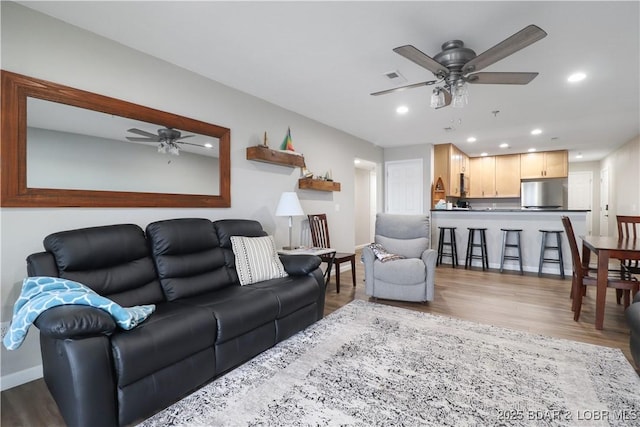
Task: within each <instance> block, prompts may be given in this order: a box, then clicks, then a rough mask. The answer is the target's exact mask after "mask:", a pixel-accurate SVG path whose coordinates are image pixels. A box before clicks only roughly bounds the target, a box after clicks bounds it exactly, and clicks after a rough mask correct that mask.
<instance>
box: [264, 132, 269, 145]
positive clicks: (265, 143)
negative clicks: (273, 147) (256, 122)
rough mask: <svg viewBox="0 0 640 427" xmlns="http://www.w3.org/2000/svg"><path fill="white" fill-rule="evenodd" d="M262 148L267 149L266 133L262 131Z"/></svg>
mask: <svg viewBox="0 0 640 427" xmlns="http://www.w3.org/2000/svg"><path fill="white" fill-rule="evenodd" d="M262 146H263V147H264V148H269V143H268V141H267V131H266V130H265V131H264V139H263V140H262Z"/></svg>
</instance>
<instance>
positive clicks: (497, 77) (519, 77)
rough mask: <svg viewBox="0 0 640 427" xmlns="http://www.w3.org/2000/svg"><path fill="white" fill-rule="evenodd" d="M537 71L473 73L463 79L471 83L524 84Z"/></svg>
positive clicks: (533, 77)
mask: <svg viewBox="0 0 640 427" xmlns="http://www.w3.org/2000/svg"><path fill="white" fill-rule="evenodd" d="M537 75H538V73H487V72H484V73H475V74H471V75H470V76H468V77H467V78H466V79H465V80H466V81H467V82H468V83H472V84H496V85H526V84H527V83H529V82H530V81H531V80H533V79H535V78H536V76H537Z"/></svg>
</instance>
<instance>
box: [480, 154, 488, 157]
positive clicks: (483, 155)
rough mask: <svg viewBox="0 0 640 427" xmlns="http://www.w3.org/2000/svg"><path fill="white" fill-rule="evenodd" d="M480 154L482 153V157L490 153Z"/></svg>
mask: <svg viewBox="0 0 640 427" xmlns="http://www.w3.org/2000/svg"><path fill="white" fill-rule="evenodd" d="M480 155H481V156H482V157H485V156H488V155H489V153H480Z"/></svg>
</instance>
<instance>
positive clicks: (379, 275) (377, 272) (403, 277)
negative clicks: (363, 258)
mask: <svg viewBox="0 0 640 427" xmlns="http://www.w3.org/2000/svg"><path fill="white" fill-rule="evenodd" d="M374 278H375V279H378V280H382V281H383V282H387V283H393V284H396V285H415V284H416V283H424V282H425V280H426V279H427V273H426V269H425V265H424V262H422V259H420V258H405V259H398V260H396V261H394V262H386V263H383V262H380V261H375V266H374Z"/></svg>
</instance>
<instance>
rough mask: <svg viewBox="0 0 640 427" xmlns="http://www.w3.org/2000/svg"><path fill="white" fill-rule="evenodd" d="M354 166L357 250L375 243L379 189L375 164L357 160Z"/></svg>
mask: <svg viewBox="0 0 640 427" xmlns="http://www.w3.org/2000/svg"><path fill="white" fill-rule="evenodd" d="M354 166H355V169H354V173H355V180H354V182H355V185H354V192H355V197H354V199H355V200H354V205H355V208H354V213H355V224H354V229H355V242H356V248H357V249H359V248H362V247H364V246H366V245H368V244H369V243H371V242H373V237H374V233H375V221H376V213H377V212H376V211H377V209H376V206H377V198H376V194H377V191H378V188H377V173H376V164H375V163H374V162H370V161H367V160H362V159H357V158H356V159H355V160H354Z"/></svg>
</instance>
